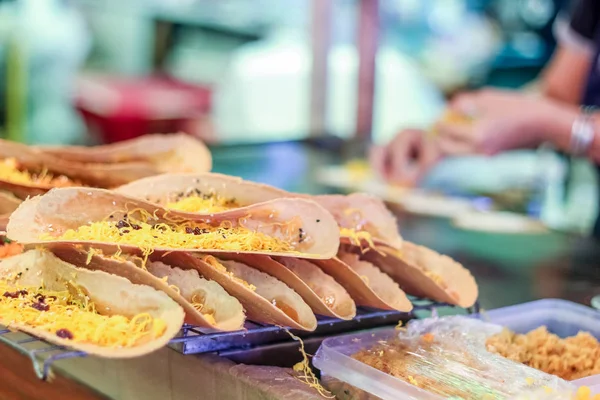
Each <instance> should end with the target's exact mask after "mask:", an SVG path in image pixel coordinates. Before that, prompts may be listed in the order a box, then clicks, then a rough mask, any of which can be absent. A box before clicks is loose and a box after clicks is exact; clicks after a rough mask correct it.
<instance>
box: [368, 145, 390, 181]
mask: <svg viewBox="0 0 600 400" xmlns="http://www.w3.org/2000/svg"><path fill="white" fill-rule="evenodd" d="M387 153H388V151H387V148H386V147H385V146H373V147H371V149H370V150H369V162H370V164H371V168H373V170H375V172H376V173H377V174H378V175H379V176H380V177H382V178H385V177H386V176H387Z"/></svg>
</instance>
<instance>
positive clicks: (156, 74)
mask: <svg viewBox="0 0 600 400" xmlns="http://www.w3.org/2000/svg"><path fill="white" fill-rule="evenodd" d="M571 3H572V2H571V1H569V0H522V1H514V0H379V1H375V0H363V1H358V0H323V1H319V0H314V1H311V0H290V1H280V0H260V1H252V2H249V1H244V0H222V1H214V0H169V1H166V0H163V1H156V0H154V1H150V0H145V1H144V0H119V1H116V0H48V1H44V2H40V1H36V0H2V1H0V76H2V77H3V79H1V80H0V92H1V93H2V95H1V96H0V127H1V129H2V133H3V136H5V137H7V138H11V139H15V140H20V141H24V142H28V143H54V144H59V143H84V144H93V143H104V142H108V143H109V142H114V141H119V140H123V139H128V138H133V137H137V136H140V135H143V134H146V133H155V132H161V133H167V132H175V131H184V132H186V133H189V134H191V135H194V136H197V137H199V138H201V139H203V140H205V141H207V142H209V143H211V144H214V145H215V151H216V154H217V162H216V168H217V170H223V171H224V172H229V173H233V174H237V175H245V177H246V178H249V179H256V180H270V183H274V184H281V183H284V184H287V185H292V186H293V187H292V188H295V189H297V188H298V187H299V185H298V184H291V183H290V182H292V181H294V179H290V177H292V178H294V177H296V178H297V179H296V181H297V180H298V179H300V180H301V177H305V176H307V173H311V174H312V175H311V176H310V178H305V179H314V178H315V176H314V175H316V178H317V179H320V178H323V177H324V176H325V175H326V172H325V171H323V169H322V168H316V167H315V165H314V164H315V163H314V162H313V161H312V159H310V158H306V156H304V155H303V153H302V152H297V151H295V150H294V148H293V147H289V142H290V141H306V140H309V141H311V142H314V141H317V142H318V145H319V146H320V148H326V149H328V150H329V152H327V153H326V154H325V153H323V154H322V155H321V156H319V157H325V158H327V161H326V162H323V163H322V164H330V163H334V164H335V163H337V164H343V163H344V162H345V161H347V160H348V159H352V158H354V157H356V156H359V157H362V156H364V155H365V150H366V147H367V143H369V142H373V143H385V142H387V141H388V140H390V139H391V138H392V137H393V136H394V135H395V134H396V133H397V132H398V131H400V130H401V129H403V128H408V127H410V128H427V127H429V126H430V125H431V124H432V123H433V122H435V120H436V118H438V117H439V115H440V113H441V112H442V111H443V109H444V106H445V102H446V100H447V99H448V98H449V97H450V96H452V95H453V94H454V93H456V92H458V91H462V90H465V89H472V88H478V87H481V86H485V85H492V86H500V87H510V88H519V87H524V88H527V90H536V79H537V77H538V74H539V72H540V71H541V69H542V68H543V67H544V65H545V64H546V62H547V61H548V59H549V57H550V55H551V54H552V52H553V50H554V47H555V38H554V35H553V32H552V27H553V24H554V20H555V18H556V16H557V15H558V14H559V13H560V12H561V10H566V9H567V8H568V7H569V6H570V5H571ZM361 38H362V39H361ZM357 137H358V139H357ZM347 142H350V143H353V142H357V143H354V145H353V146H349V145H347V144H346V143H347ZM277 143H279V144H277ZM286 143H288V144H286ZM261 144H262V146H263V147H260V146H261ZM357 144H358V145H357ZM248 145H254V146H255V147H252V146H250V147H249V146H248ZM256 146H259V147H256ZM349 147H350V150H348V148H349ZM233 149H235V150H233ZM268 149H272V150H268ZM332 149H333V151H331V150H332ZM357 149H358V150H357ZM338 150H339V151H338ZM342 150H343V151H342ZM253 152H255V153H253ZM219 154H221V155H222V156H221V157H222V162H219V157H220V156H219ZM244 154H245V155H244ZM252 154H255V155H256V154H258V155H259V156H258V157H259V159H258V161H255V162H254V164H255V165H256V166H255V167H254V168H251V169H236V165H237V164H239V163H241V161H240V160H241V159H243V158H244V157H251V155H252ZM320 154H321V153H320ZM261 157H262V158H261ZM270 157H271V158H270ZM272 157H277V158H276V160H281V159H282V157H283V158H284V159H290V157H291V159H293V160H296V162H295V163H294V166H293V167H292V166H288V167H287V168H281V169H277V168H275V169H273V168H272V165H273V164H274V163H275V162H276V161H273V160H274V159H273V158H272ZM275 170H277V171H281V172H280V174H281V175H280V176H279V174H278V172H276V171H275ZM294 171H296V172H294ZM290 174H291V175H290ZM286 176H287V178H286ZM321 180H322V181H325V180H326V179H321ZM333 180H334V181H337V182H338V183H339V182H341V181H343V179H342V178H340V177H339V176H338V175H335V176H334V178H333ZM285 182H287V183H285ZM354 183H356V182H354ZM300 186H301V185H300ZM329 186H331V185H329ZM338 186H339V185H338ZM424 187H425V188H427V189H433V190H436V191H441V192H443V193H446V194H449V193H450V194H453V195H460V196H471V197H473V196H480V195H483V196H485V197H488V198H492V199H494V200H495V201H496V202H498V200H504V203H508V208H509V209H517V210H518V211H520V212H525V213H528V214H530V215H532V216H534V217H540V216H541V218H542V219H543V220H544V222H546V223H547V224H548V225H550V226H551V227H553V228H557V229H563V230H569V231H573V232H578V233H586V232H588V231H589V230H590V228H591V225H592V223H593V220H594V217H595V215H596V211H597V206H596V204H597V203H598V202H597V201H596V199H597V191H596V179H595V178H594V173H593V170H592V167H591V166H590V165H589V163H588V162H587V161H585V160H570V161H569V162H567V161H566V160H565V159H564V158H562V157H559V156H556V155H555V154H554V153H553V151H552V150H547V149H546V150H545V149H541V150H537V151H518V152H512V153H506V154H503V155H501V156H497V157H494V158H491V159H490V158H487V157H463V158H456V159H447V160H445V161H443V162H442V163H440V164H439V165H438V166H437V167H436V168H435V169H434V170H433V171H432V172H431V173H430V174H429V175H428V178H427V179H426V181H425V182H424ZM338 189H339V188H338ZM367 189H368V188H367ZM371 189H372V188H371ZM323 190H326V189H323ZM507 199H508V200H507ZM578 204H585V206H577V205H578Z"/></svg>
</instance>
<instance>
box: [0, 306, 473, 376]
mask: <svg viewBox="0 0 600 400" xmlns="http://www.w3.org/2000/svg"><path fill="white" fill-rule="evenodd" d="M411 301H412V303H413V305H414V309H413V311H412V312H410V313H401V312H397V311H382V310H373V309H366V308H359V309H358V310H357V315H356V317H355V318H354V319H352V320H350V321H343V320H339V319H334V318H325V317H319V318H318V326H317V329H316V330H315V331H314V332H301V331H292V332H293V333H294V334H295V335H297V336H299V337H302V338H308V337H316V336H320V337H323V336H331V335H337V334H343V333H349V332H353V331H357V330H361V329H369V328H376V327H382V326H389V325H395V324H397V323H398V321H400V320H402V321H408V320H410V319H414V318H418V317H421V315H420V313H422V312H425V313H432V314H433V315H436V312H437V309H439V308H442V307H453V308H456V307H455V306H451V305H449V304H445V303H437V302H432V301H429V300H423V299H411ZM467 312H468V313H479V306H478V304H476V305H475V306H474V307H473V308H472V309H469V310H467ZM245 328H246V329H245V330H243V331H236V332H218V333H209V334H203V333H202V332H200V331H199V330H198V328H196V327H194V326H190V325H184V327H183V328H182V331H181V335H180V336H179V337H176V338H174V339H172V340H171V342H170V344H169V346H170V347H171V348H173V349H174V350H176V351H178V352H180V353H183V354H198V353H209V352H218V353H227V352H232V351H234V352H235V351H244V350H246V349H251V348H255V347H257V346H263V345H268V344H272V343H278V342H285V341H288V342H290V341H292V338H291V337H290V336H289V334H288V333H287V330H286V329H284V328H281V327H278V326H272V325H260V324H256V323H253V322H248V323H246V326H245ZM0 342H1V343H3V344H5V345H8V346H10V347H11V348H13V349H15V350H17V351H19V352H21V353H22V354H24V355H26V356H27V357H29V358H30V359H31V361H32V363H33V368H34V371H35V373H36V375H37V376H38V378H40V379H42V380H46V379H47V378H48V376H49V373H50V367H51V366H52V364H53V363H54V362H56V361H58V360H62V359H67V358H75V357H85V356H87V354H86V353H85V352H81V351H73V350H71V349H68V348H65V347H63V346H57V345H54V344H51V343H48V342H46V341H44V340H41V339H38V338H36V337H33V336H30V335H27V334H25V333H21V332H16V331H12V330H10V329H0Z"/></svg>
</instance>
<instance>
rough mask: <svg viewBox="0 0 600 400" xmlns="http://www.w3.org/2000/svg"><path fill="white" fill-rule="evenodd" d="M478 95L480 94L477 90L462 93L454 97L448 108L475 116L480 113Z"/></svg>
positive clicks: (468, 115) (458, 112) (465, 114)
mask: <svg viewBox="0 0 600 400" xmlns="http://www.w3.org/2000/svg"><path fill="white" fill-rule="evenodd" d="M478 97H479V94H478V93H477V92H472V93H461V94H459V95H456V96H455V97H454V99H452V101H451V102H450V104H449V105H448V109H449V110H450V111H451V112H454V113H457V114H461V115H464V116H467V117H471V118H474V117H476V116H477V113H478V107H477V99H478Z"/></svg>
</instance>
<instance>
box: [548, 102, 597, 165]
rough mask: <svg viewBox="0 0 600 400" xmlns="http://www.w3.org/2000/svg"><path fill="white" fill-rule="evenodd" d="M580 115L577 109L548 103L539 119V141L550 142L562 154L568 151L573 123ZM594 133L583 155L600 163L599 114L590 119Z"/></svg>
mask: <svg viewBox="0 0 600 400" xmlns="http://www.w3.org/2000/svg"><path fill="white" fill-rule="evenodd" d="M580 115H581V111H580V110H579V108H578V107H575V106H569V105H566V104H564V103H563V104H558V103H551V102H549V104H548V106H547V107H546V109H545V110H544V113H543V114H541V115H540V117H539V123H538V124H539V132H540V133H541V135H540V139H541V141H546V142H551V143H552V144H554V146H555V147H556V148H557V149H559V150H562V151H564V152H567V153H568V152H569V151H570V146H571V135H572V129H573V123H574V122H575V120H576V119H577V118H578V117H579V116H580ZM590 121H591V123H592V124H593V129H594V132H595V136H594V139H593V141H592V143H591V145H590V147H589V150H588V151H587V153H586V154H585V156H587V157H588V158H590V159H591V160H592V161H594V162H597V163H598V162H600V113H594V114H593V115H592V116H591V118H590Z"/></svg>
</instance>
